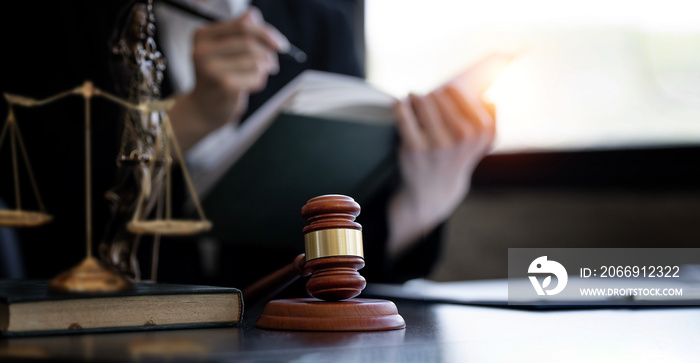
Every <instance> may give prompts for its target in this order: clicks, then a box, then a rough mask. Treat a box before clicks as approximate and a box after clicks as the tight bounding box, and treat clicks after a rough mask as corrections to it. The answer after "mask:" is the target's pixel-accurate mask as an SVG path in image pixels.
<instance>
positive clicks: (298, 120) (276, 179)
mask: <svg viewBox="0 0 700 363" xmlns="http://www.w3.org/2000/svg"><path fill="white" fill-rule="evenodd" d="M397 137H398V136H397V134H396V128H395V126H394V125H393V124H390V123H366V122H355V121H348V120H336V119H333V120H329V119H325V118H322V117H315V116H305V115H296V114H290V113H282V114H279V115H278V116H277V117H276V119H275V120H274V121H273V122H272V124H271V126H270V127H269V128H268V129H267V130H266V131H265V133H264V134H263V135H262V136H261V137H260V138H259V139H258V140H257V141H256V142H255V144H253V146H252V147H251V148H250V149H248V150H247V151H246V152H245V154H243V156H242V157H241V158H240V159H239V160H238V161H237V162H236V163H235V164H234V165H233V166H232V167H231V168H229V170H227V171H226V173H225V174H224V175H223V177H222V178H221V179H220V180H219V181H218V183H217V184H216V186H215V187H214V188H213V189H212V190H211V191H210V192H209V194H208V195H207V196H206V197H205V198H204V200H203V207H204V210H205V211H206V213H207V217H208V218H209V219H211V221H212V222H213V225H214V227H213V229H212V231H211V235H212V236H214V237H215V238H216V239H218V240H219V241H221V242H225V243H226V242H232V243H236V244H238V245H241V244H242V245H246V244H253V245H256V246H269V247H273V248H274V247H281V246H280V245H279V244H280V243H287V244H288V245H286V246H285V247H287V248H295V247H296V248H297V249H302V250H303V242H302V241H303V239H302V235H301V230H302V228H303V227H304V226H305V225H306V221H304V220H303V219H302V218H301V214H300V211H301V207H302V206H303V205H304V204H305V203H306V201H307V200H309V199H311V198H313V197H316V196H319V195H323V194H344V195H348V196H351V197H353V198H355V199H356V200H357V201H358V203H360V205H362V203H363V202H365V201H366V200H367V199H368V198H370V197H372V195H373V194H374V193H375V192H376V190H377V188H379V187H380V186H381V185H382V184H383V183H384V182H386V181H387V180H388V178H389V177H390V176H391V174H392V172H394V171H395V170H396V145H397Z"/></svg>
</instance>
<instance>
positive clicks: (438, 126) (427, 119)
mask: <svg viewBox="0 0 700 363" xmlns="http://www.w3.org/2000/svg"><path fill="white" fill-rule="evenodd" d="M409 100H410V101H411V105H412V106H413V110H414V112H415V113H416V117H417V119H418V122H419V124H420V126H421V127H422V128H423V132H424V133H425V135H426V138H427V140H428V141H429V142H430V146H431V147H436V148H442V147H446V146H449V145H450V144H451V137H450V134H449V132H448V130H447V127H446V125H445V123H444V121H443V120H442V115H441V114H440V110H438V108H437V106H436V105H435V100H434V99H433V97H432V96H431V95H427V96H423V97H419V96H416V95H414V94H410V95H409Z"/></svg>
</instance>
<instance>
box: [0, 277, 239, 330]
mask: <svg viewBox="0 0 700 363" xmlns="http://www.w3.org/2000/svg"><path fill="white" fill-rule="evenodd" d="M242 316H243V300H242V299H241V292H240V290H238V289H234V288H225V287H212V286H193V285H174V284H151V283H137V284H135V286H134V288H133V289H132V290H129V291H124V292H119V293H114V294H65V293H54V292H51V291H49V289H48V286H47V282H46V281H22V280H0V333H2V335H4V336H22V335H50V334H67V333H81V332H114V331H129V330H157V329H181V328H197V327H215V326H231V325H235V324H238V323H239V322H240V321H241V318H242Z"/></svg>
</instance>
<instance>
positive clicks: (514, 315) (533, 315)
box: [0, 302, 700, 363]
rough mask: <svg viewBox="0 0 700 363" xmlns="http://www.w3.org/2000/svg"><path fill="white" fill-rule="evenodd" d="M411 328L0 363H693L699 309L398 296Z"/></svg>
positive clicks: (129, 342) (188, 334)
mask: <svg viewBox="0 0 700 363" xmlns="http://www.w3.org/2000/svg"><path fill="white" fill-rule="evenodd" d="M397 305H398V307H399V312H400V313H401V314H402V315H403V316H404V318H405V319H406V323H407V324H408V327H407V328H406V329H405V330H396V331H389V332H377V333H313V332H282V331H268V330H260V329H256V328H255V327H254V325H255V320H256V319H257V317H258V316H259V315H260V312H261V308H255V309H250V311H247V312H246V313H245V318H244V321H243V323H242V324H241V325H240V326H238V327H235V328H221V329H193V330H175V331H159V332H136V333H119V334H93V335H73V336H57V337H35V338H13V339H0V361H2V362H6V361H12V360H15V359H16V360H21V359H22V357H25V358H49V359H50V360H52V361H55V360H66V361H119V362H126V361H192V360H194V361H234V360H235V361H239V360H246V361H300V362H306V361H322V362H347V361H350V362H393V361H409V362H435V361H442V362H491V361H495V362H522V361H533V362H538V363H541V362H549V361H556V362H562V361H567V362H572V361H582V362H589V361H615V362H620V361H626V362H635V363H637V362H646V361H653V362H659V361H665V362H682V361H697V359H698V358H697V357H698V356H699V355H700V349H699V348H698V343H697V341H698V338H699V337H700V308H684V309H646V310H625V309H611V310H579V311H540V312H537V311H535V312H533V311H521V310H510V309H501V308H485V307H473V306H464V305H447V304H429V303H422V302H398V303H397Z"/></svg>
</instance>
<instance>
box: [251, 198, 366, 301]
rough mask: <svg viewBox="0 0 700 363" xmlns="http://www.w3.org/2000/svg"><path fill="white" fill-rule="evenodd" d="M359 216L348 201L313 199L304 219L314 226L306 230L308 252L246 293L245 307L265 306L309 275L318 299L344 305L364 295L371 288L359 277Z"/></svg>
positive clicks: (355, 206)
mask: <svg viewBox="0 0 700 363" xmlns="http://www.w3.org/2000/svg"><path fill="white" fill-rule="evenodd" d="M359 214H360V205H359V204H357V202H355V200H354V199H352V198H350V197H347V196H343V195H324V196H320V197H316V198H313V199H311V200H309V201H308V202H307V203H306V205H304V206H303V207H302V209H301V215H302V217H304V218H305V219H306V220H307V221H308V222H309V225H307V226H306V227H304V229H303V230H302V233H303V234H304V241H305V250H306V253H305V254H303V253H302V254H300V255H299V256H297V257H296V258H295V259H294V262H292V263H291V264H289V265H287V266H285V267H283V268H281V269H279V270H277V271H275V272H274V273H272V274H270V275H268V276H266V277H264V278H263V279H261V280H259V281H257V282H256V283H254V284H253V285H251V286H249V287H248V288H246V289H245V290H244V291H243V299H244V301H245V302H246V304H247V305H249V306H252V305H255V304H257V303H259V302H261V301H264V300H266V299H268V298H270V297H271V296H274V295H275V294H277V293H279V292H280V291H281V290H283V289H284V288H285V287H287V286H288V285H289V284H291V283H292V282H294V281H295V280H296V279H297V278H299V277H300V276H308V275H309V274H310V275H311V278H310V279H309V281H308V282H307V284H306V290H307V291H308V292H309V294H311V296H313V297H315V298H318V299H321V300H325V301H339V300H346V299H351V298H353V297H355V296H357V295H359V294H360V292H362V289H364V288H365V285H366V281H365V279H364V277H362V276H361V275H360V274H359V273H358V272H357V270H359V269H361V268H362V267H364V266H365V261H364V255H363V249H362V226H361V225H360V224H358V223H356V222H355V218H356V217H357V216H358V215H359Z"/></svg>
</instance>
